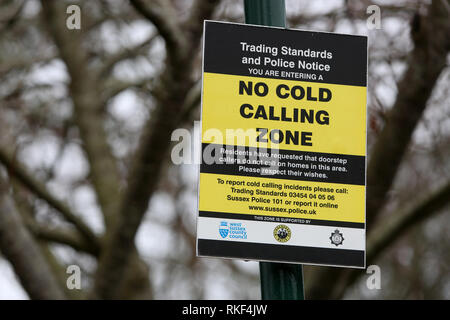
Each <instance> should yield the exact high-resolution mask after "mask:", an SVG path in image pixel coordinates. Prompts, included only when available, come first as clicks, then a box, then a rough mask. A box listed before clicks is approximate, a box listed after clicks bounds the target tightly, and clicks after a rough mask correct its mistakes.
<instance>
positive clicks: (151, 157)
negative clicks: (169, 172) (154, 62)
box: [93, 1, 219, 299]
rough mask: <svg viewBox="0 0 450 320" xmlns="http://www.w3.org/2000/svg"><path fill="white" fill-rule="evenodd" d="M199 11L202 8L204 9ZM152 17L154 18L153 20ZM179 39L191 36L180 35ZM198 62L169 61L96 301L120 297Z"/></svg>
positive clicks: (189, 58) (105, 255) (109, 242)
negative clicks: (117, 285)
mask: <svg viewBox="0 0 450 320" xmlns="http://www.w3.org/2000/svg"><path fill="white" fill-rule="evenodd" d="M133 2H134V1H133ZM218 2H219V1H209V2H208V6H207V10H200V11H199V12H201V13H202V14H205V15H211V14H212V11H213V8H214V6H215V5H217V4H218ZM197 6H198V7H202V6H201V5H199V4H197V5H196V7H197ZM198 14H199V13H197V19H198V20H197V23H198V24H199V25H203V20H204V19H206V18H208V16H198ZM148 18H149V19H152V16H149V17H148ZM191 28H192V29H191V30H197V29H198V28H201V27H191ZM193 34H194V35H196V36H197V37H198V38H197V39H191V42H189V44H188V45H187V46H188V47H187V48H189V50H191V51H193V50H194V49H195V48H196V47H197V46H198V42H199V39H200V38H199V37H200V34H199V33H195V32H194V33H193ZM178 36H179V37H187V36H186V35H185V34H179V35H178ZM194 40H195V41H194ZM168 49H170V50H171V49H172V48H170V47H168ZM185 50H186V48H183V50H181V52H185ZM191 51H189V52H191ZM168 55H170V53H168ZM192 60H193V59H192V55H190V54H185V55H184V56H183V60H182V61H174V60H169V61H168V62H167V63H166V70H164V71H163V72H162V74H161V78H160V79H159V82H158V85H156V87H155V89H154V90H153V92H154V96H155V98H156V99H157V101H158V104H157V106H156V109H155V112H154V113H153V114H152V116H151V118H150V120H149V122H148V123H147V125H146V126H145V128H144V131H143V134H142V136H141V140H140V145H139V148H138V150H137V152H136V155H135V156H134V160H133V164H132V167H131V170H130V173H129V177H128V188H127V190H126V191H125V193H124V197H123V199H122V204H121V209H120V213H119V223H118V224H117V225H116V227H115V228H114V231H113V232H112V236H111V237H110V238H108V239H107V245H106V247H105V251H104V253H103V254H102V256H101V259H100V264H99V267H98V270H97V277H96V283H95V287H94V291H93V296H94V297H96V298H106V299H109V298H114V297H115V296H117V293H116V292H115V290H116V288H115V287H114V284H115V283H117V282H118V281H119V280H120V278H121V276H122V274H123V272H124V270H125V268H126V264H127V259H128V257H129V255H130V252H131V251H130V248H131V246H132V244H133V241H134V237H135V235H136V232H137V229H138V227H139V225H140V223H141V222H142V218H143V216H144V214H145V212H146V210H147V207H148V202H149V199H150V197H151V195H152V194H153V192H154V190H155V188H156V185H157V182H158V179H159V176H160V175H161V173H162V171H163V170H162V169H163V163H164V160H165V159H166V156H167V152H168V150H169V146H170V136H171V133H172V131H173V130H174V129H175V128H177V125H178V124H179V123H180V122H181V120H182V119H181V115H182V113H181V108H182V107H183V105H184V101H185V99H186V96H187V94H188V92H189V90H190V89H191V87H192V86H193V84H194V82H193V81H192V79H190V75H191V71H192ZM173 63H175V64H173Z"/></svg>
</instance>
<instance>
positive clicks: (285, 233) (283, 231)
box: [273, 224, 291, 242]
mask: <svg viewBox="0 0 450 320" xmlns="http://www.w3.org/2000/svg"><path fill="white" fill-rule="evenodd" d="M273 236H274V238H275V240H277V241H278V242H288V241H289V239H290V238H291V229H289V227H288V226H286V225H284V224H280V225H278V226H276V227H275V229H274V230H273Z"/></svg>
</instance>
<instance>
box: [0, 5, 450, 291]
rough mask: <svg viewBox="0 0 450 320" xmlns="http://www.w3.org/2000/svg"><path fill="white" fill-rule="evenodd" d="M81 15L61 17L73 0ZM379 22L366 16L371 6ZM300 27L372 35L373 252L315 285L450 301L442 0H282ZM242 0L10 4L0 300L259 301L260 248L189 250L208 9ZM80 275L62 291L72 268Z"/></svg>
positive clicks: (326, 273)
mask: <svg viewBox="0 0 450 320" xmlns="http://www.w3.org/2000/svg"><path fill="white" fill-rule="evenodd" d="M71 4H76V5H78V6H79V7H80V8H81V29H80V30H68V29H67V27H66V19H67V18H68V17H69V16H70V14H68V13H67V12H66V9H67V7H68V6H69V5H71ZM372 4H375V5H378V6H379V8H380V9H381V28H380V29H373V30H369V29H368V27H367V23H366V22H367V18H368V17H369V14H368V13H367V12H366V10H367V7H368V6H369V5H372ZM286 12H287V25H288V27H290V28H299V29H304V30H317V31H327V32H339V33H349V34H364V35H368V36H369V72H368V91H367V92H368V161H369V165H368V193H367V195H368V214H367V219H368V229H367V231H368V239H369V241H368V261H367V262H368V264H377V265H379V266H380V268H381V277H382V282H381V290H369V289H368V288H367V286H366V281H367V278H368V276H369V275H367V274H366V273H365V272H364V270H359V271H354V270H343V269H336V268H325V267H313V266H306V267H305V285H306V297H307V298H322V299H327V298H346V299H355V298H362V299H365V298H370V299H450V272H449V262H450V250H449V249H450V241H449V240H450V224H449V218H450V212H449V207H448V203H449V202H450V191H449V182H450V161H449V159H450V99H449V96H450V95H449V91H450V85H449V84H450V68H449V59H448V52H449V49H450V39H449V38H450V18H449V16H450V3H449V1H447V0H435V1H419V0H402V1H393V0H391V1H388V0H386V1H381V0H379V1H372V2H371V1H352V0H347V1H341V0H333V1H332V0H327V1H306V0H304V1H303V0H302V1H300V0H299V1H296V0H286ZM243 16H244V12H243V3H242V1H240V0H223V1H219V0H207V1H204V0H170V1H165V0H154V1H144V0H131V1H120V0H96V1H87V0H79V1H62V0H61V1H56V0H41V1H38V0H0V252H1V255H0V298H3V299H7V298H48V299H61V298H71V299H85V298H101V299H107V298H125V299H137V298H149V299H152V298H153V299H258V298H259V297H260V292H259V270H258V264H257V263H256V262H244V261H237V260H223V259H206V258H197V257H196V255H195V228H196V227H195V224H196V214H197V213H196V206H197V170H198V167H197V165H194V164H184V165H173V164H172V162H171V161H170V148H171V146H172V144H171V141H170V134H171V132H172V131H173V130H174V129H176V128H180V127H184V128H187V129H189V130H192V128H193V124H194V121H195V120H199V117H200V115H199V110H200V95H201V92H200V88H201V83H200V82H201V36H202V28H203V20H204V19H215V20H221V21H232V22H241V23H242V22H244V21H243V20H244V18H243ZM73 264H75V265H78V266H79V267H80V268H81V271H82V286H81V290H68V289H67V287H66V280H67V277H68V274H67V273H66V272H65V271H66V268H67V266H68V265H73Z"/></svg>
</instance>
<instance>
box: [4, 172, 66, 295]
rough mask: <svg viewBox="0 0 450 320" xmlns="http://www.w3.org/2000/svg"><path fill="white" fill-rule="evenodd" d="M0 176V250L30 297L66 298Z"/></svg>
mask: <svg viewBox="0 0 450 320" xmlns="http://www.w3.org/2000/svg"><path fill="white" fill-rule="evenodd" d="M7 190H8V187H7V186H6V184H5V182H4V181H3V178H2V177H1V176H0V250H1V251H2V253H3V254H4V255H5V257H6V258H7V259H8V260H9V262H11V264H12V266H13V268H14V271H15V272H16V274H17V276H18V277H19V279H20V282H21V284H22V285H23V287H24V288H25V290H26V291H27V293H28V295H29V296H30V298H31V299H57V300H61V299H65V298H66V297H65V295H64V292H63V290H62V289H61V288H60V287H59V285H58V281H57V279H56V278H55V277H54V275H53V273H52V271H51V269H50V267H49V266H48V264H47V262H46V260H45V258H44V257H43V255H42V252H41V251H40V248H39V246H38V245H37V244H36V240H35V239H33V237H32V235H31V234H30V233H29V232H28V230H27V228H26V227H25V226H24V224H23V222H22V219H21V218H20V215H19V214H18V213H17V212H16V209H15V207H14V203H13V201H12V200H11V198H10V197H9V196H8V195H7Z"/></svg>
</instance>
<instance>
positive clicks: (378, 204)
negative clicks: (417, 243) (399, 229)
mask: <svg viewBox="0 0 450 320" xmlns="http://www.w3.org/2000/svg"><path fill="white" fill-rule="evenodd" d="M446 1H447V2H448V0H446ZM411 29H412V30H411V31H412V33H411V35H412V38H413V41H414V49H413V50H412V52H411V53H410V54H409V56H408V66H407V69H406V72H405V73H404V75H403V77H402V79H401V80H400V83H399V86H398V88H399V93H398V95H397V98H396V101H395V103H394V106H393V107H392V110H391V112H390V114H389V115H388V118H387V121H386V125H385V127H384V128H383V130H382V132H381V133H380V135H379V138H378V140H377V142H376V143H375V146H374V148H373V150H372V153H371V157H370V161H369V165H368V169H367V183H368V186H367V208H366V217H367V222H366V225H367V230H369V231H370V230H371V226H372V225H374V223H375V222H374V221H375V219H376V216H377V214H378V213H379V211H380V209H382V207H383V204H384V202H385V200H386V195H387V193H388V191H389V189H390V188H391V186H392V183H393V181H394V178H395V175H396V173H397V171H398V168H399V166H400V163H401V160H402V158H403V155H404V154H405V152H406V150H407V147H408V145H409V142H410V140H411V136H412V133H413V131H414V129H415V127H416V125H417V123H418V121H419V120H420V118H421V116H422V114H423V112H424V110H425V107H426V105H427V101H428V99H429V97H430V95H431V93H432V90H433V88H434V86H435V85H436V82H437V80H438V78H439V75H440V74H441V72H442V70H444V68H445V66H446V57H447V53H448V51H449V49H450V19H449V13H448V12H446V10H445V8H443V3H442V2H441V1H440V0H435V1H433V2H432V4H431V5H430V6H429V8H428V15H427V16H424V17H421V16H418V15H416V17H415V18H414V20H413V21H412V24H411ZM315 270H316V271H315V272H313V273H312V274H311V278H312V279H311V281H310V282H309V284H308V287H307V292H308V297H309V298H312V299H321V298H327V297H330V296H331V295H332V294H333V292H334V290H335V289H336V288H339V287H340V285H339V283H340V282H339V281H341V282H345V277H344V276H343V275H344V274H345V271H344V270H343V269H337V268H324V267H321V268H316V269H315ZM343 279H344V280H343Z"/></svg>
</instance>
